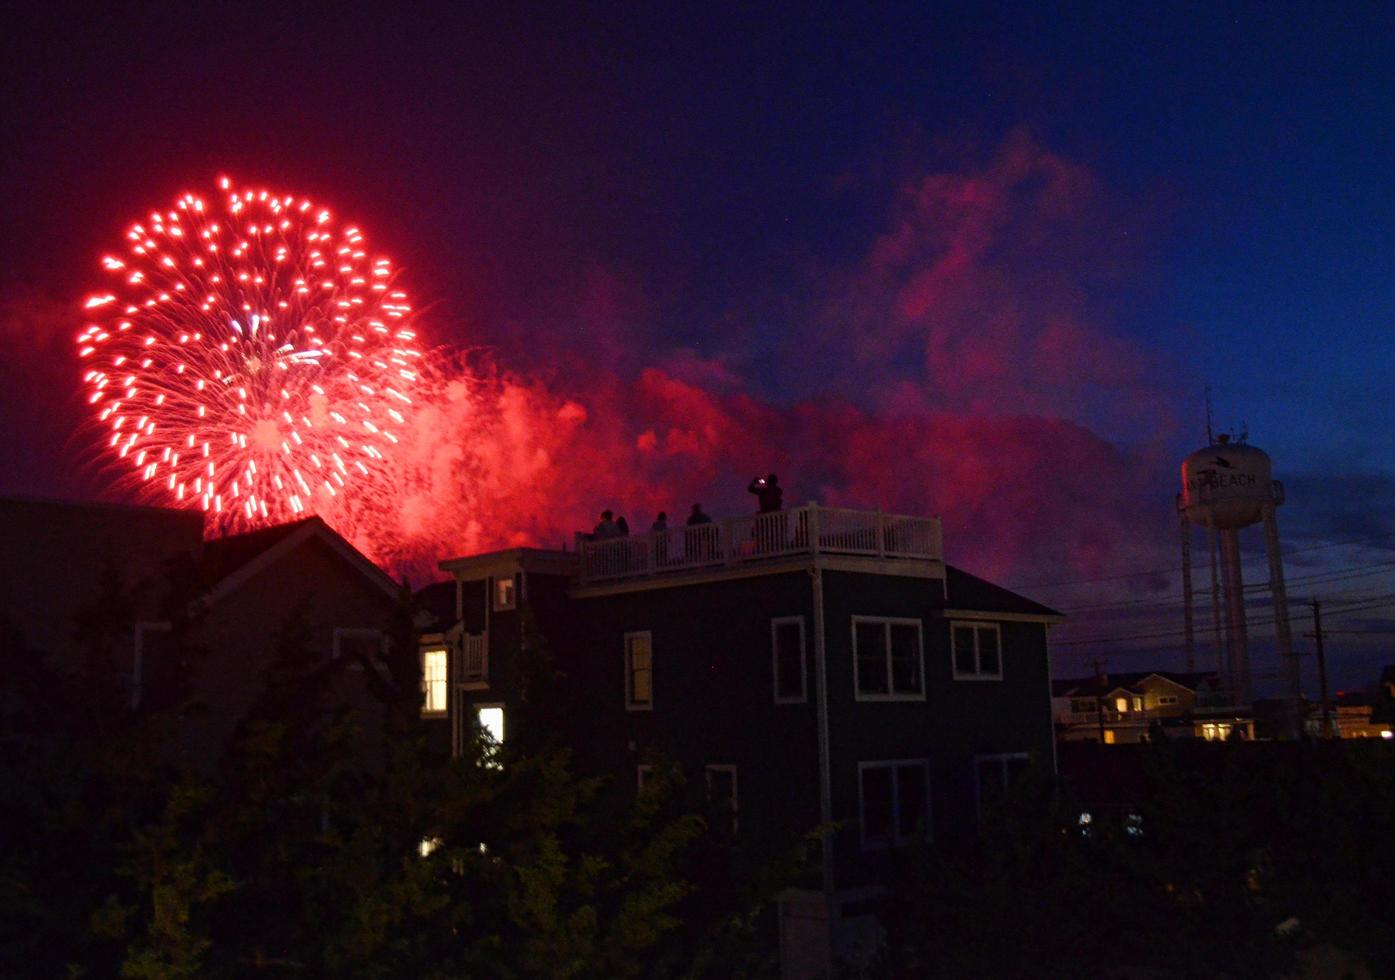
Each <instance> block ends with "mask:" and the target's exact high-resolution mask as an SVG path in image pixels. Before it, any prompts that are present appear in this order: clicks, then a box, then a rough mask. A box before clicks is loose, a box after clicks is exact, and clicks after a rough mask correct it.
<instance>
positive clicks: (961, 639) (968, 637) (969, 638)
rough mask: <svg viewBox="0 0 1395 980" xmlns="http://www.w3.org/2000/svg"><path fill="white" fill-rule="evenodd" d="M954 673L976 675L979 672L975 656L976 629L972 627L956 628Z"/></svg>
mask: <svg viewBox="0 0 1395 980" xmlns="http://www.w3.org/2000/svg"><path fill="white" fill-rule="evenodd" d="M954 672H955V673H956V674H975V673H977V672H978V658H977V657H976V656H975V654H974V629H973V627H972V626H956V627H954Z"/></svg>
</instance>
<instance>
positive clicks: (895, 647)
mask: <svg viewBox="0 0 1395 980" xmlns="http://www.w3.org/2000/svg"><path fill="white" fill-rule="evenodd" d="M891 686H892V690H895V691H903V692H904V691H919V690H920V630H918V629H917V628H916V627H914V626H911V625H908V624H905V623H892V624H891Z"/></svg>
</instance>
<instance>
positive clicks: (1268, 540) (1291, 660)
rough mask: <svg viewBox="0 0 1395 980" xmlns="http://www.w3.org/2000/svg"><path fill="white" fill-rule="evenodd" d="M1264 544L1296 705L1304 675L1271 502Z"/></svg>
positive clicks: (1283, 665)
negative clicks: (1295, 647) (1296, 648)
mask: <svg viewBox="0 0 1395 980" xmlns="http://www.w3.org/2000/svg"><path fill="white" fill-rule="evenodd" d="M1264 546H1265V550H1266V551H1267V552H1268V553H1269V593H1270V595H1271V596H1272V597H1273V599H1274V640H1275V642H1276V643H1277V644H1278V646H1279V664H1280V669H1281V670H1282V671H1283V675H1284V688H1285V690H1284V694H1285V696H1287V697H1288V698H1289V699H1290V700H1291V701H1293V702H1294V706H1295V707H1297V704H1298V702H1299V701H1301V700H1302V698H1303V678H1302V675H1301V672H1300V671H1299V667H1298V658H1297V657H1296V656H1294V653H1293V633H1292V631H1291V629H1290V627H1289V622H1288V590H1287V589H1286V588H1285V587H1284V558H1283V554H1282V553H1281V552H1280V551H1279V521H1278V517H1277V515H1276V514H1275V512H1274V505H1273V504H1265V505H1264Z"/></svg>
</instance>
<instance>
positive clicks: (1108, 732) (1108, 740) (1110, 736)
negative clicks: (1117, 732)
mask: <svg viewBox="0 0 1395 980" xmlns="http://www.w3.org/2000/svg"><path fill="white" fill-rule="evenodd" d="M1104 744H1105V745H1113V744H1114V729H1112V728H1106V729H1105V730H1104Z"/></svg>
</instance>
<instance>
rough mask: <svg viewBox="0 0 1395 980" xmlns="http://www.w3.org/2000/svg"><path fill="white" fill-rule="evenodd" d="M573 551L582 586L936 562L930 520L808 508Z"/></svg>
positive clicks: (937, 545)
mask: <svg viewBox="0 0 1395 980" xmlns="http://www.w3.org/2000/svg"><path fill="white" fill-rule="evenodd" d="M578 550H579V551H580V552H581V581H582V583H591V582H603V581H610V580H613V579H623V578H644V577H648V576H651V575H661V574H663V573H665V572H675V571H681V570H685V569H695V568H708V567H712V566H721V565H736V564H741V563H744V562H751V561H764V560H767V559H771V558H780V557H783V556H786V555H808V554H833V555H863V556H867V557H875V558H922V559H932V560H939V559H940V558H942V557H943V552H942V549H941V539H940V522H939V519H938V518H934V517H908V516H904V515H900V514H883V513H882V512H881V511H879V510H845V509H843V508H838V507H820V506H818V505H816V504H810V505H809V506H807V507H797V508H795V509H794V510H782V511H776V512H775V513H773V514H752V515H750V516H747V517H732V518H727V519H726V520H722V521H714V522H713V523H711V524H698V525H695V526H693V527H675V528H670V529H669V530H667V531H651V532H649V533H648V534H636V535H631V536H629V537H624V538H610V539H608V540H604V541H587V540H582V541H580V543H579V548H578Z"/></svg>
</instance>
